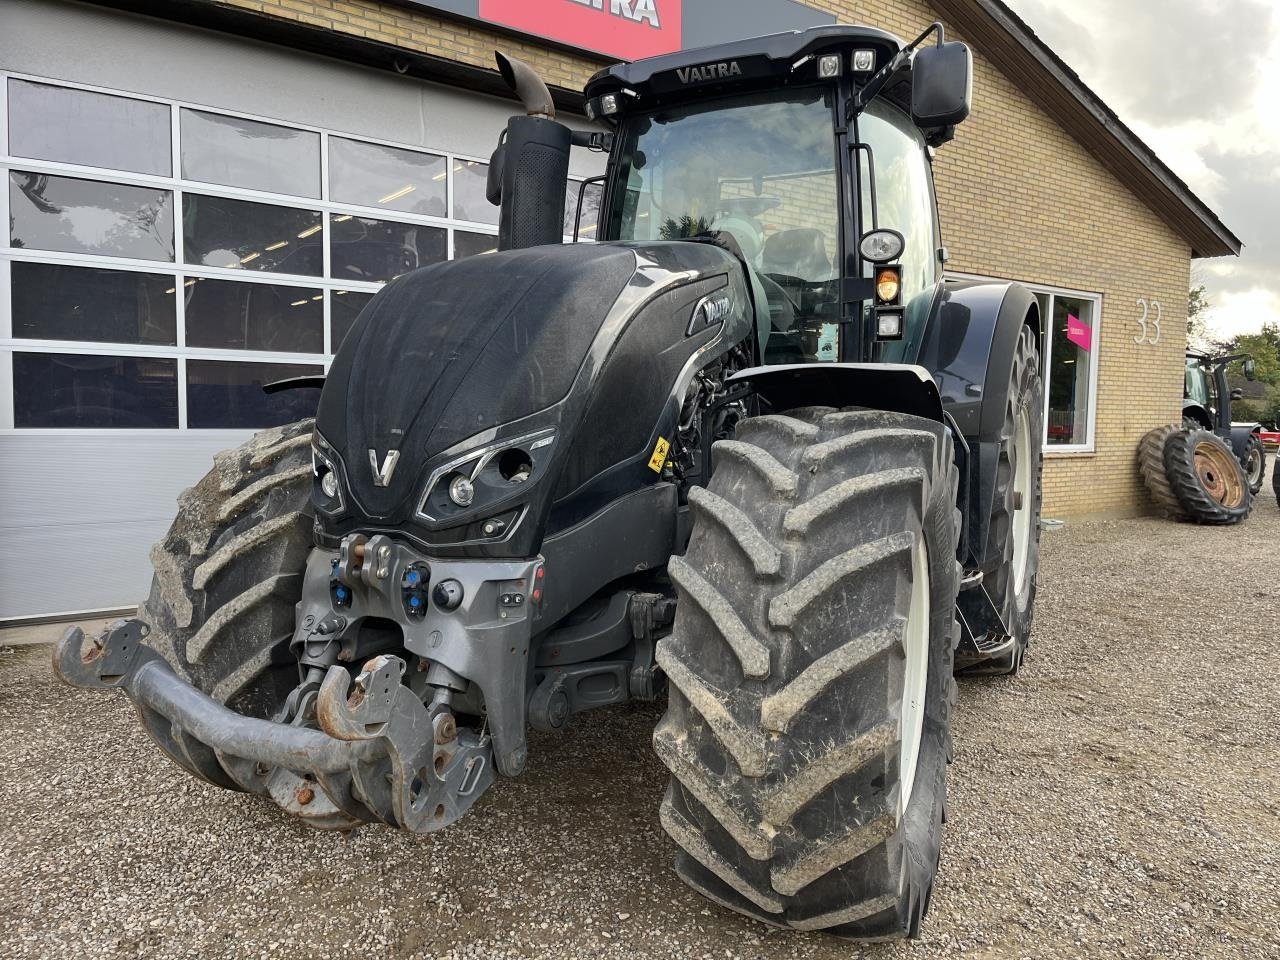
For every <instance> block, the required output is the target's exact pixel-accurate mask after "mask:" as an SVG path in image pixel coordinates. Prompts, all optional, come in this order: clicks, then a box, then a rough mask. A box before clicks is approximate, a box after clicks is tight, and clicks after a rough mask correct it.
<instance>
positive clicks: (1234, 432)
mask: <svg viewBox="0 0 1280 960" xmlns="http://www.w3.org/2000/svg"><path fill="white" fill-rule="evenodd" d="M1261 432H1262V424H1260V423H1233V424H1232V425H1231V452H1232V453H1234V454H1235V455H1236V459H1237V460H1239V461H1240V462H1241V463H1244V462H1245V460H1246V459H1247V458H1248V456H1249V440H1250V438H1251V437H1253V436H1254V435H1255V434H1258V433H1261Z"/></svg>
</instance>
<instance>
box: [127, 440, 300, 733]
mask: <svg viewBox="0 0 1280 960" xmlns="http://www.w3.org/2000/svg"><path fill="white" fill-rule="evenodd" d="M311 430H312V421H311V420H304V421H301V422H299V423H294V424H290V425H288V426H284V427H278V428H276V429H272V430H264V431H262V432H261V433H258V434H256V435H255V436H254V437H253V438H252V439H251V440H249V441H248V442H247V443H245V444H243V445H242V446H240V447H237V448H235V449H234V450H227V451H224V452H222V453H219V454H218V455H217V456H215V457H214V466H213V469H212V470H211V471H209V473H208V474H206V475H205V477H204V479H203V480H201V481H200V482H199V483H197V484H196V485H195V486H194V487H191V488H190V489H188V490H184V491H183V493H182V495H181V496H180V497H179V498H178V516H177V518H176V519H175V520H174V521H173V526H172V527H170V528H169V532H168V533H167V534H165V537H164V539H163V540H161V541H160V542H159V543H157V544H156V545H155V546H154V547H153V548H152V550H151V562H152V564H153V566H154V567H155V577H154V578H153V579H152V581H151V595H150V597H148V598H147V600H146V602H145V603H144V604H143V605H142V608H141V610H140V611H139V616H140V617H141V618H142V619H144V620H146V621H147V622H148V623H149V624H150V625H151V635H150V637H149V638H148V640H147V643H148V645H149V646H152V647H154V648H155V649H156V650H157V651H159V652H160V653H161V654H162V655H163V656H164V657H165V659H166V660H167V661H168V662H169V663H170V665H171V666H172V667H173V668H174V670H175V671H176V672H177V673H178V675H179V676H182V677H185V678H186V679H188V680H189V681H191V682H192V683H193V684H195V686H197V687H199V688H200V689H201V690H203V691H204V692H205V693H207V694H209V695H210V696H211V697H213V699H215V700H217V701H218V702H219V703H223V704H226V705H227V706H229V707H231V708H232V709H233V710H236V711H237V712H239V713H243V714H247V715H249V716H254V717H270V716H271V715H272V714H273V713H275V712H276V711H277V710H278V709H279V708H280V707H281V706H282V705H283V703H284V700H285V698H286V697H287V696H288V694H289V692H290V691H291V690H292V689H293V688H294V687H295V686H296V685H297V683H298V670H297V665H296V663H295V662H294V659H293V657H292V656H290V655H289V646H288V645H289V641H290V639H291V638H292V636H293V626H294V624H293V620H294V605H295V604H296V603H297V602H298V600H299V599H300V598H301V595H302V574H303V568H304V567H305V565H306V560H307V554H308V552H309V551H310V549H311V526H312V522H313V521H312V512H311V504H310V493H311Z"/></svg>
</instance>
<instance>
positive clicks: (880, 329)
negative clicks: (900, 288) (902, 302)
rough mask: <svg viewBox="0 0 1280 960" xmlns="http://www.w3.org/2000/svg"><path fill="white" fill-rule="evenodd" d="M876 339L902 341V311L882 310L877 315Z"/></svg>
mask: <svg viewBox="0 0 1280 960" xmlns="http://www.w3.org/2000/svg"><path fill="white" fill-rule="evenodd" d="M876 339H877V340H901V339H902V311H901V310H881V311H879V312H877V313H876Z"/></svg>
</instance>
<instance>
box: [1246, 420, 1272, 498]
mask: <svg viewBox="0 0 1280 960" xmlns="http://www.w3.org/2000/svg"><path fill="white" fill-rule="evenodd" d="M1244 475H1245V479H1246V480H1247V481H1248V482H1249V492H1250V493H1251V494H1253V495H1254V496H1255V497H1256V496H1257V495H1258V491H1259V490H1261V489H1262V480H1263V478H1264V477H1265V476H1266V475H1267V452H1266V450H1264V449H1263V446H1262V440H1261V438H1259V437H1258V435H1257V434H1256V433H1251V434H1250V435H1249V452H1248V454H1247V455H1246V458H1245V464H1244Z"/></svg>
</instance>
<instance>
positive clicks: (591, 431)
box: [316, 242, 752, 558]
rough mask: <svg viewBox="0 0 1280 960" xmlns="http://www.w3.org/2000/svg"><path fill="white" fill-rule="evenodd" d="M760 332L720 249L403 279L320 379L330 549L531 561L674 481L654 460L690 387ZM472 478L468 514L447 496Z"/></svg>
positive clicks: (573, 256)
mask: <svg viewBox="0 0 1280 960" xmlns="http://www.w3.org/2000/svg"><path fill="white" fill-rule="evenodd" d="M704 302H707V303H711V304H712V305H713V307H714V309H712V310H710V311H706V310H702V311H700V306H702V305H704ZM707 316H710V317H712V318H713V320H712V321H710V322H698V321H696V317H707ZM751 332H752V312H751V301H750V297H749V294H748V292H747V288H746V281H745V278H744V275H743V272H742V268H741V266H740V265H739V264H738V263H737V261H736V260H735V259H734V258H733V257H732V256H731V255H730V254H728V253H726V252H725V251H723V250H721V249H719V248H717V247H715V246H712V245H709V244H701V243H683V242H655V243H636V244H619V243H601V244H575V245H570V246H562V245H550V246H544V247H533V248H528V249H521V250H511V251H505V252H501V253H496V254H491V255H487V256H483V257H474V258H468V259H465V260H459V261H451V262H447V263H441V264H436V265H434V266H430V267H426V268H423V269H421V270H416V271H414V272H413V273H410V274H407V275H405V276H403V277H401V278H399V279H397V280H395V281H393V282H392V283H390V284H388V285H387V286H386V287H385V288H384V289H383V290H382V291H381V292H379V293H378V295H377V296H376V297H374V299H373V300H372V301H371V302H370V303H369V305H368V306H367V307H366V308H365V310H364V312H363V313H362V314H361V316H360V318H359V320H358V321H357V324H356V327H355V329H354V330H353V332H352V333H351V334H350V335H349V336H348V337H347V338H346V340H345V341H344V342H343V345H342V347H341V348H340V349H339V351H338V355H337V356H336V358H335V359H334V362H333V366H332V369H331V370H330V372H329V376H328V378H327V379H326V382H325V388H324V391H323V393H322V395H321V400H320V408H319V413H318V416H317V420H316V430H317V434H318V435H319V436H318V440H317V443H318V446H319V449H320V450H321V452H322V453H323V454H324V456H326V457H328V458H330V459H332V460H334V461H335V463H334V466H335V468H336V470H337V472H338V473H339V474H340V477H341V484H342V492H343V494H344V495H343V497H342V502H341V503H340V504H337V503H334V502H332V501H328V500H327V499H326V498H325V497H324V496H323V495H322V494H321V493H319V492H317V494H316V506H317V510H318V514H319V516H320V517H321V518H322V520H321V538H322V540H324V541H326V542H334V541H336V540H337V539H339V538H341V537H342V536H344V535H346V534H347V533H351V532H354V531H357V530H358V531H362V532H366V533H371V534H372V533H377V532H387V533H389V534H392V535H395V536H400V537H405V538H408V539H410V540H412V541H415V542H417V543H418V544H419V545H420V546H421V547H422V548H423V549H425V550H426V551H427V552H428V553H431V554H436V555H441V556H459V557H474V558H503V557H529V556H533V555H535V554H536V553H537V552H538V550H539V548H540V546H541V543H542V539H543V537H544V536H545V535H547V534H549V533H553V532H555V531H556V530H558V529H565V528H567V527H570V526H573V525H575V524H578V523H581V522H582V521H584V520H585V519H587V518H588V517H590V516H591V515H592V514H593V513H594V512H596V511H598V510H600V509H602V508H604V507H605V506H607V505H608V504H609V503H611V502H612V501H614V500H616V499H617V498H618V497H619V496H621V495H623V494H625V493H630V492H632V491H635V490H637V489H640V488H642V487H644V486H648V485H652V484H655V483H658V482H659V481H660V480H661V471H662V464H661V463H659V464H658V465H657V466H656V467H651V466H650V461H651V460H652V459H653V458H654V455H655V448H656V447H657V446H658V440H659V438H662V439H664V440H665V441H666V442H669V441H670V440H671V439H672V438H673V435H674V434H673V431H674V428H675V425H676V420H677V417H678V415H679V408H680V401H681V399H682V398H683V396H684V392H685V390H686V389H687V386H688V383H689V381H690V380H691V379H692V377H693V375H694V374H695V373H696V372H697V370H698V369H700V368H701V367H702V366H704V365H705V364H706V363H709V362H711V361H712V360H714V359H715V358H716V357H717V356H719V355H720V354H721V353H723V352H726V351H728V350H729V349H730V348H731V347H733V346H734V345H735V344H737V343H739V342H740V341H742V340H744V339H747V338H749V337H750V336H751ZM392 454H394V462H392V461H391V460H389V459H388V457H389V456H390V455H392ZM463 475H465V476H466V477H467V478H468V480H469V481H470V483H471V487H472V489H473V500H472V502H471V503H470V504H469V505H466V506H459V505H458V504H457V503H456V502H454V501H452V500H451V499H450V497H449V495H448V489H449V484H450V482H451V480H452V479H453V478H455V477H458V476H463ZM553 505H554V509H553ZM549 522H550V525H549ZM671 522H672V523H674V518H672V521H671Z"/></svg>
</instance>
